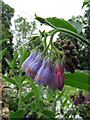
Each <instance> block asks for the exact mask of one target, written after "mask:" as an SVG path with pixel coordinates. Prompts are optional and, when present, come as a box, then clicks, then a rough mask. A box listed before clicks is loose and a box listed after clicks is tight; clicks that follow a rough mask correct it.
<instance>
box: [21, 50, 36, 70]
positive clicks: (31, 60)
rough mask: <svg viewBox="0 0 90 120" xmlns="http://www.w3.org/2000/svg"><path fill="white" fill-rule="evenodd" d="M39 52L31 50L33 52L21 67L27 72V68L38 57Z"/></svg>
mask: <svg viewBox="0 0 90 120" xmlns="http://www.w3.org/2000/svg"><path fill="white" fill-rule="evenodd" d="M36 56H37V54H36V51H33V52H31V54H30V55H29V57H28V58H27V59H26V60H25V61H24V62H23V64H22V66H21V69H22V70H23V71H24V72H26V69H27V68H28V66H29V65H30V64H31V63H32V62H33V61H34V59H35V58H36Z"/></svg>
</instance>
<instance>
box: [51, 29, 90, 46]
mask: <svg viewBox="0 0 90 120" xmlns="http://www.w3.org/2000/svg"><path fill="white" fill-rule="evenodd" d="M59 31H61V32H65V33H68V34H70V35H72V36H73V37H75V38H76V39H79V40H80V41H81V42H83V43H85V44H86V45H88V46H90V42H88V41H87V40H86V39H85V38H83V37H82V36H80V35H78V34H77V33H75V32H73V31H70V30H67V29H64V28H56V29H55V30H54V32H53V33H52V36H53V35H54V34H55V33H57V32H59Z"/></svg>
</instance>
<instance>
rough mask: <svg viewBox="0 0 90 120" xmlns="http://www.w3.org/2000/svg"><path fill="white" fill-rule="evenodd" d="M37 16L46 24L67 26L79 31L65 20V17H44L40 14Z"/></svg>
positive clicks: (57, 26)
mask: <svg viewBox="0 0 90 120" xmlns="http://www.w3.org/2000/svg"><path fill="white" fill-rule="evenodd" d="M35 18H36V19H37V20H38V21H39V22H41V23H43V24H45V25H49V26H51V27H53V28H65V29H67V30H71V31H73V32H75V33H77V29H76V28H75V27H73V26H72V25H71V24H70V23H69V22H68V21H66V20H64V19H59V18H56V17H52V18H51V17H49V18H46V19H45V18H42V17H39V16H37V15H36V16H35Z"/></svg>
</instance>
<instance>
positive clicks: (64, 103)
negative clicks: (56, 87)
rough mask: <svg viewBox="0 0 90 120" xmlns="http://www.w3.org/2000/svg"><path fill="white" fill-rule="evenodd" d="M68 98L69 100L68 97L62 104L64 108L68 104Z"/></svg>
mask: <svg viewBox="0 0 90 120" xmlns="http://www.w3.org/2000/svg"><path fill="white" fill-rule="evenodd" d="M67 100H68V99H66V100H65V101H64V102H63V103H62V104H61V107H62V108H63V107H64V106H65V105H66V102H67Z"/></svg>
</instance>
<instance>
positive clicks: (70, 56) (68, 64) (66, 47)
mask: <svg viewBox="0 0 90 120" xmlns="http://www.w3.org/2000/svg"><path fill="white" fill-rule="evenodd" d="M54 45H55V46H56V47H57V48H58V49H59V50H60V51H64V54H65V63H64V67H65V69H66V70H67V71H69V72H71V73H74V71H75V67H74V64H78V63H79V60H78V59H77V57H76V56H77V55H78V53H77V51H76V49H75V46H74V44H72V43H71V41H70V40H67V39H64V40H57V41H56V42H54Z"/></svg>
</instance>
